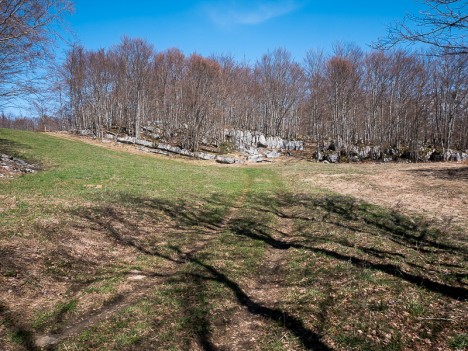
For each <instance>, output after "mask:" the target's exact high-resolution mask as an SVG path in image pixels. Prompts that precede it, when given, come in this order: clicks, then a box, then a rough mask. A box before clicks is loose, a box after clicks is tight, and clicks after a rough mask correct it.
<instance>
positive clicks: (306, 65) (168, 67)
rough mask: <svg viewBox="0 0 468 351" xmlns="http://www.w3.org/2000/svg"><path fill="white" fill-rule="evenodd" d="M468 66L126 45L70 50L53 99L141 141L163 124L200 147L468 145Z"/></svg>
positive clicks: (401, 54)
mask: <svg viewBox="0 0 468 351" xmlns="http://www.w3.org/2000/svg"><path fill="white" fill-rule="evenodd" d="M467 60H468V55H464V54H460V55H454V54H451V55H440V56H426V55H418V54H415V53H408V52H405V51H393V52H380V51H373V52H363V51H362V50H360V49H359V48H357V47H355V46H351V45H337V46H336V47H335V48H334V51H333V53H332V54H331V55H325V54H323V53H322V52H318V51H310V52H309V53H308V54H307V55H306V58H305V60H304V62H303V63H298V62H296V61H295V60H293V59H292V57H291V55H290V54H289V53H288V52H287V51H286V50H284V49H276V50H274V51H272V52H269V53H267V54H265V55H264V56H263V57H262V58H261V59H260V60H258V61H257V62H255V64H253V65H252V64H247V63H243V62H237V61H236V60H234V59H233V58H232V57H229V56H213V57H209V58H207V57H202V56H200V55H197V54H192V55H190V56H188V57H187V56H185V55H184V54H183V53H182V52H181V51H179V50H177V49H170V50H167V51H164V52H156V51H155V50H154V49H153V47H152V45H150V44H148V43H147V42H145V41H144V40H141V39H130V38H124V39H122V41H121V43H120V44H118V45H116V46H115V47H112V48H111V49H109V50H107V51H106V50H98V51H88V50H85V49H84V48H83V47H80V46H75V47H73V48H72V49H71V50H70V51H69V52H68V55H67V58H66V61H65V62H64V64H63V65H62V67H61V70H60V71H59V72H58V73H59V79H58V82H59V84H57V85H56V89H57V90H56V93H57V96H60V114H61V116H63V117H64V119H65V120H66V121H67V123H68V126H69V128H77V129H93V130H94V131H95V132H96V133H97V134H102V133H103V132H104V131H105V130H110V129H112V128H115V127H118V128H124V129H125V130H126V132H127V133H129V134H131V135H134V136H136V137H139V132H140V130H141V128H142V127H143V126H147V125H152V124H158V125H162V127H163V130H164V131H165V132H166V133H167V134H170V135H178V137H179V140H180V144H181V146H183V147H186V148H190V149H192V150H196V149H197V148H198V147H199V144H200V143H201V142H202V141H205V142H210V143H219V142H221V141H223V138H224V130H225V129H226V128H235V129H244V130H256V131H260V132H262V133H265V134H267V135H272V136H282V137H285V138H293V137H300V138H309V139H311V140H314V141H316V142H318V143H321V142H324V141H325V140H333V141H334V142H335V145H337V146H338V147H347V146H351V145H353V144H362V143H364V144H368V145H380V146H389V147H390V146H392V147H397V148H401V147H407V148H410V149H411V150H414V151H416V150H417V149H419V148H420V147H421V145H433V146H434V147H440V148H443V149H448V148H458V149H466V148H468V138H467V135H468V86H467V83H468V65H467Z"/></svg>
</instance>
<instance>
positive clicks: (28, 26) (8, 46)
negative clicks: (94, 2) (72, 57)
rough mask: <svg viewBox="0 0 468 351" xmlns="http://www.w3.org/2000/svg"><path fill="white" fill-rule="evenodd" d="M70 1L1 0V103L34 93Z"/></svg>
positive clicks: (69, 6)
mask: <svg viewBox="0 0 468 351" xmlns="http://www.w3.org/2000/svg"><path fill="white" fill-rule="evenodd" d="M71 10H72V5H71V1H70V0H2V1H0V104H7V103H10V102H11V101H12V100H13V99H15V98H17V97H19V96H25V95H27V94H30V93H32V92H33V91H34V89H33V88H34V87H35V84H33V83H35V82H34V79H35V78H36V76H35V75H34V74H33V73H34V72H35V71H34V70H35V69H36V68H37V67H38V65H39V64H40V63H41V62H44V59H45V58H47V57H49V56H50V50H49V48H50V46H51V44H52V43H53V42H54V40H55V39H56V38H57V31H56V28H57V26H56V25H57V24H58V23H61V22H62V20H63V17H64V16H65V15H66V14H68V13H70V12H71Z"/></svg>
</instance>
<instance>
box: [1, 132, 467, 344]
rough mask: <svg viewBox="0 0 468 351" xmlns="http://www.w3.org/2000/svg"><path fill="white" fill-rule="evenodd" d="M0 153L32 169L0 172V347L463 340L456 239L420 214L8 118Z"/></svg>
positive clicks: (253, 171)
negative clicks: (53, 342) (64, 135)
mask: <svg viewBox="0 0 468 351" xmlns="http://www.w3.org/2000/svg"><path fill="white" fill-rule="evenodd" d="M0 152H6V153H9V154H17V155H18V156H22V157H25V158H27V159H31V160H35V161H38V162H40V163H41V164H42V165H43V167H44V171H41V172H39V173H37V174H33V175H24V176H21V177H19V178H17V179H14V180H11V181H6V182H3V181H2V182H0V207H1V210H0V254H1V255H2V261H1V266H0V270H1V275H0V282H1V284H0V317H1V318H2V320H3V322H2V325H1V327H0V345H1V346H2V347H3V348H1V347H0V349H5V350H22V349H36V348H37V336H43V335H52V336H54V337H57V338H58V339H59V340H58V341H59V342H58V345H57V346H56V347H57V348H58V349H61V350H86V349H93V350H94V349H101V350H108V349H121V350H130V349H161V350H169V349H173V350H180V349H187V350H188V349H202V350H213V349H218V348H220V347H225V348H227V349H259V350H288V349H298V350H301V349H322V350H327V349H337V350H348V349H355V350H371V349H372V350H379V349H380V350H402V349H427V350H429V349H433V348H434V347H439V348H441V349H446V348H456V347H458V348H462V347H463V346H465V347H466V343H467V337H466V334H463V316H464V314H465V313H466V307H465V305H464V304H463V302H460V301H459V299H466V289H465V287H466V280H464V279H466V278H465V277H464V275H465V274H466V263H465V262H466V250H464V249H463V246H462V245H463V243H460V241H456V240H455V239H454V237H455V236H454V237H452V236H451V233H450V232H447V231H446V230H445V231H441V230H439V229H443V228H432V227H428V226H427V225H426V224H425V223H424V219H415V218H410V217H407V216H405V215H403V214H400V213H396V212H394V211H390V210H387V209H384V208H380V207H377V206H371V205H369V204H365V203H361V202H358V201H356V200H355V199H353V198H349V197H344V196H340V195H338V194H332V193H330V192H328V191H324V190H322V189H317V188H314V187H310V188H301V189H300V191H299V190H297V189H296V188H295V187H294V185H295V183H294V181H293V180H292V179H289V178H288V176H291V174H290V173H288V172H285V171H284V170H283V169H280V168H278V167H269V168H267V167H261V168H259V167H256V168H248V167H236V168H231V167H216V166H197V165H193V164H190V163H187V162H180V161H173V160H166V159H159V158H154V157H149V156H137V155H131V154H125V153H120V152H113V151H109V150H105V149H102V148H98V147H94V146H90V145H86V144H82V143H79V142H71V141H66V140H61V139H57V138H53V137H49V136H45V135H41V134H36V133H25V132H16V131H10V130H0ZM305 167H309V166H305ZM316 167H320V166H315V165H313V166H310V169H309V171H310V172H314V170H315V168H316ZM322 171H323V169H322ZM329 171H330V173H331V174H333V172H336V170H334V169H332V168H330V169H329ZM356 171H357V170H356V169H353V173H355V172H356ZM442 234H443V235H442ZM455 234H457V235H458V236H459V233H455ZM104 317H105V318H104ZM83 321H84V322H83ZM68 326H70V327H71V329H72V330H73V332H68V331H67V328H66V327H68Z"/></svg>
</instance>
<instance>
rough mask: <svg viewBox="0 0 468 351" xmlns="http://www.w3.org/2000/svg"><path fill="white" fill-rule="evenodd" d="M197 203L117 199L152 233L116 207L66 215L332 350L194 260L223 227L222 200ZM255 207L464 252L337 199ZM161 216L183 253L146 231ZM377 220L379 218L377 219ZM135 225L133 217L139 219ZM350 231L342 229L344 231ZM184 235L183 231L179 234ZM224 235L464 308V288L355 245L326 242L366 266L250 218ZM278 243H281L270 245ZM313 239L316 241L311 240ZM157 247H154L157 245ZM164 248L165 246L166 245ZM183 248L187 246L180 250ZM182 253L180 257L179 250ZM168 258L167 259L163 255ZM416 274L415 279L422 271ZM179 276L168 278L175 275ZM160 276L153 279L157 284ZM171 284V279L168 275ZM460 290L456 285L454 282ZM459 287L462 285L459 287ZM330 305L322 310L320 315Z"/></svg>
mask: <svg viewBox="0 0 468 351" xmlns="http://www.w3.org/2000/svg"><path fill="white" fill-rule="evenodd" d="M197 200H198V199H191V200H190V202H188V201H187V202H185V201H180V200H177V201H171V200H164V199H156V198H145V197H141V198H139V197H132V196H128V195H126V194H123V195H122V196H121V198H120V199H119V202H120V203H119V205H121V204H123V205H131V206H132V208H133V209H132V211H134V212H135V213H137V214H143V215H145V217H144V218H150V220H151V221H153V222H154V223H149V226H148V227H149V228H150V229H145V228H146V226H147V225H148V223H144V222H143V220H142V219H141V218H140V219H138V220H135V218H136V217H132V218H130V219H129V218H127V216H125V215H124V214H123V213H121V212H119V210H118V209H117V207H113V206H112V205H106V206H103V207H97V208H93V209H89V208H88V209H81V210H78V211H74V212H73V213H72V214H73V215H75V216H78V217H81V218H82V219H84V220H86V221H87V222H89V224H93V225H95V228H97V229H98V230H99V231H103V232H104V233H106V235H107V237H108V238H110V239H111V241H112V242H114V243H117V244H119V245H122V246H126V247H131V248H133V249H135V250H137V251H138V252H139V253H142V254H144V255H149V256H155V257H160V258H162V259H164V260H167V261H169V262H172V263H174V264H176V265H177V266H176V267H177V268H179V267H182V265H183V264H186V263H188V262H189V263H193V264H196V265H197V266H199V267H200V268H201V269H203V270H204V271H205V272H206V273H207V274H206V275H203V274H196V273H190V272H189V273H184V276H185V277H187V279H190V280H191V283H192V285H191V286H192V287H193V290H194V293H197V292H198V293H200V294H203V291H204V289H205V287H204V284H203V282H204V281H206V280H209V281H216V282H219V283H220V284H222V285H223V286H225V287H226V288H228V289H229V290H231V291H232V292H233V293H234V296H235V297H236V300H237V302H238V303H239V304H240V305H242V306H244V307H245V308H246V309H247V311H249V313H251V314H253V315H257V316H261V317H263V318H265V319H267V320H269V321H272V322H275V323H278V324H279V325H281V326H283V327H284V328H285V329H286V330H288V331H289V332H290V333H291V334H293V335H294V336H296V338H297V339H298V340H299V341H300V342H301V343H302V344H303V345H304V347H305V348H307V349H315V350H330V348H329V347H328V346H327V345H326V344H324V343H323V342H322V341H321V340H320V334H318V333H317V332H314V331H312V330H310V329H308V328H307V327H306V326H305V324H304V322H303V320H301V319H300V318H297V317H295V316H293V315H291V314H290V313H288V312H286V311H283V310H282V309H280V308H270V307H267V306H265V305H264V304H262V303H260V302H256V301H253V300H252V298H251V297H250V296H249V295H248V294H247V293H246V292H245V291H244V290H242V288H241V287H240V286H239V284H238V283H237V282H236V281H234V280H232V279H231V278H230V277H229V276H228V275H226V274H225V273H223V272H221V271H219V270H218V269H217V268H216V267H214V266H212V265H210V264H208V263H206V262H205V261H204V260H202V259H201V258H200V257H199V255H197V254H198V253H199V251H200V250H202V249H203V246H200V247H198V246H196V245H194V247H192V248H191V247H188V248H187V246H190V245H191V243H190V240H191V239H193V240H212V239H213V240H214V239H216V238H217V237H219V234H220V229H221V228H222V227H223V225H222V223H223V215H224V214H225V209H226V206H225V203H224V198H223V197H222V196H213V197H212V198H203V199H199V200H200V201H201V202H204V203H205V205H207V206H194V203H195V202H197ZM249 202H250V203H251V204H255V206H254V207H258V210H259V211H263V212H264V211H268V212H271V213H272V214H274V215H275V216H278V217H282V218H290V219H293V220H294V219H298V222H304V223H305V225H306V226H307V225H309V224H310V225H312V224H313V223H315V222H318V221H321V220H323V219H324V218H325V220H326V221H329V222H330V223H340V224H342V227H340V228H343V229H346V228H347V226H349V228H350V230H353V229H354V230H355V231H359V226H358V225H357V224H356V223H357V222H362V223H363V225H364V226H365V227H364V228H363V230H368V231H369V233H371V234H372V235H379V236H382V237H385V238H388V239H389V240H393V241H394V242H396V243H398V244H399V245H402V246H405V247H410V248H414V249H416V248H417V247H419V246H420V245H421V243H422V244H423V245H426V246H428V247H429V248H434V249H436V248H437V249H439V250H443V252H444V253H446V254H448V253H453V254H456V255H461V253H462V252H463V250H462V249H461V248H457V247H455V246H452V245H449V244H443V243H438V242H433V241H432V240H430V239H428V236H429V235H432V234H431V233H429V234H427V233H425V232H424V230H423V229H421V228H420V227H419V226H418V224H417V223H415V222H414V221H413V220H411V219H410V218H407V217H404V216H401V215H399V214H396V213H389V212H382V211H381V209H377V208H374V207H369V206H363V205H362V204H360V203H358V202H356V201H354V200H353V199H350V198H346V197H340V196H322V195H320V196H319V195H318V196H317V197H312V196H305V195H301V196H293V195H292V194H289V193H288V194H276V195H268V196H267V195H264V196H258V195H257V196H256V197H255V196H253V197H252V198H249ZM296 207H298V208H299V209H300V210H301V213H299V214H297V213H294V211H293V210H294V209H295V208H296ZM160 213H163V214H164V216H166V217H167V218H169V219H171V220H172V221H173V222H172V224H171V228H169V230H177V233H178V234H180V235H186V237H187V239H189V240H186V241H185V242H184V245H182V244H178V243H177V241H176V242H175V244H173V245H172V244H171V243H169V244H167V241H168V240H167V238H168V237H169V235H168V233H154V232H152V230H153V229H152V228H153V227H152V224H155V223H158V222H161V221H164V218H161V215H160ZM379 215H380V217H382V216H383V217H384V218H383V219H382V218H379ZM137 217H138V216H137ZM348 222H349V223H351V224H349V225H348V224H347V223H348ZM180 229H182V231H180ZM226 230H229V231H230V232H232V233H234V234H236V235H238V236H239V237H244V238H248V239H250V240H255V241H261V242H263V243H265V244H266V245H268V246H269V247H271V248H273V249H275V250H288V249H290V248H296V249H302V250H306V251H309V252H311V253H320V254H323V255H325V256H328V257H330V258H333V259H336V260H338V261H341V262H350V263H351V264H352V265H354V266H355V267H359V268H366V269H367V268H370V269H375V270H379V271H381V272H385V273H387V274H389V275H392V276H393V277H395V278H397V279H401V280H403V281H406V282H409V283H411V284H414V285H416V286H419V287H423V288H425V289H427V290H429V291H433V292H437V293H440V294H441V295H443V296H446V297H449V298H452V299H458V300H462V301H466V299H467V289H465V288H464V287H462V286H451V285H448V284H443V283H440V282H438V281H434V280H433V279H430V278H427V277H425V276H424V273H425V270H424V268H422V269H418V273H417V274H415V273H410V272H406V271H404V270H403V269H402V268H401V267H399V266H398V265H395V264H391V263H386V262H385V261H384V260H385V259H387V258H389V257H390V258H391V257H397V258H399V259H402V258H403V257H402V256H401V254H399V253H393V252H391V251H388V250H383V249H380V248H371V249H369V248H366V247H361V246H359V245H357V246H352V243H351V242H349V243H348V242H347V241H346V240H342V241H340V240H339V239H337V238H335V237H330V238H329V241H331V242H332V243H336V244H339V245H341V246H349V247H355V248H356V249H358V250H360V251H362V253H363V254H364V255H367V256H371V258H370V259H367V258H362V257H361V256H360V255H359V254H356V255H359V256H354V255H349V254H342V253H340V252H336V251H335V250H330V249H324V248H321V247H316V244H317V243H318V242H319V241H318V240H322V242H323V241H324V240H325V239H323V238H322V237H320V238H318V239H317V238H314V237H313V236H311V235H309V234H307V233H305V232H296V233H289V232H288V233H286V232H282V231H280V230H277V229H275V230H272V228H270V226H269V225H266V224H265V223H263V221H262V219H260V218H255V217H253V216H248V219H246V218H237V219H235V218H233V219H230V221H229V223H228V225H227V227H226ZM151 235H153V236H154V235H156V236H158V238H161V241H166V243H165V247H160V246H158V245H155V244H154V242H151V241H150V240H149V239H147V237H148V236H151ZM273 235H275V236H279V237H280V239H278V238H276V237H274V236H273ZM314 239H315V240H314ZM158 240H159V239H158ZM169 241H170V240H169ZM187 241H189V243H188V244H187V243H186V242H187ZM182 247H183V249H182ZM164 249H168V250H170V253H169V254H167V251H166V250H164ZM421 270H422V272H421V273H419V271H421ZM179 271H180V270H178V271H177V272H175V273H174V274H176V275H179V273H178V272H179ZM163 273H164V272H162V273H158V272H153V273H149V274H148V275H151V274H154V275H155V276H163ZM171 276H172V275H171ZM458 281H459V282H461V278H460V280H458ZM460 285H462V284H461V283H460ZM328 303H330V301H325V302H324V307H325V308H326V305H327V304H328ZM188 305H189V308H188V309H187V311H186V313H187V314H190V313H191V311H192V309H193V308H195V307H190V301H189V302H188ZM321 313H322V314H321V316H319V320H320V323H321V324H324V323H325V321H326V318H327V316H326V313H325V312H321ZM196 323H197V325H198V326H197V328H196V329H194V330H193V332H194V333H195V336H196V338H197V340H198V343H199V344H200V346H201V347H202V348H203V349H204V350H208V351H210V350H216V347H215V345H214V344H213V343H212V341H211V339H212V335H211V332H210V321H209V319H208V317H207V314H202V315H199V316H197V318H196Z"/></svg>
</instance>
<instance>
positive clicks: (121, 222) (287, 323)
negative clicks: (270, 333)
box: [76, 196, 331, 350]
mask: <svg viewBox="0 0 468 351" xmlns="http://www.w3.org/2000/svg"><path fill="white" fill-rule="evenodd" d="M121 200H122V203H132V204H133V205H136V204H139V206H138V207H137V208H138V209H139V210H140V211H143V212H146V211H148V210H150V211H151V212H153V213H155V212H157V213H161V212H163V213H164V214H165V215H167V216H169V217H170V218H171V219H172V220H174V221H175V223H174V229H177V230H180V229H183V230H185V231H184V235H185V236H186V237H185V238H179V239H183V240H182V241H181V242H177V240H174V242H172V243H171V244H170V245H169V248H170V251H171V253H163V252H162V251H164V250H161V248H159V247H158V244H157V243H156V242H153V243H152V244H151V245H147V242H146V244H145V243H142V242H141V241H140V240H141V238H140V239H139V238H138V237H136V236H135V235H133V236H132V234H131V233H135V231H136V230H137V227H138V226H137V225H135V224H132V223H129V221H128V220H127V219H126V218H125V216H123V215H122V214H121V213H119V212H118V211H117V210H115V209H112V208H105V209H102V208H100V209H92V210H89V209H88V210H86V211H84V212H81V213H76V214H77V215H80V216H81V217H82V218H86V219H87V220H88V221H90V222H92V223H93V224H97V225H99V226H100V227H101V230H103V231H105V232H106V233H108V235H109V237H110V238H111V239H112V240H114V242H116V243H118V244H119V245H124V246H130V247H132V248H134V249H136V250H137V251H138V252H140V253H142V254H144V255H150V256H155V257H159V258H162V259H165V260H168V261H170V262H172V263H175V264H176V265H179V267H178V270H176V271H174V274H173V275H172V277H174V275H180V274H181V269H182V266H183V265H185V264H188V263H189V264H193V265H196V266H198V267H199V268H201V269H202V270H201V272H198V273H193V272H183V273H182V274H183V276H182V277H185V280H186V281H187V282H189V290H190V291H189V294H188V296H189V297H187V298H186V300H187V301H186V313H187V316H188V317H190V318H191V319H192V321H193V324H194V328H192V329H193V333H194V334H195V335H196V336H197V338H198V341H199V344H200V346H201V347H202V348H203V349H204V350H216V349H217V348H216V347H215V346H214V344H213V343H212V342H211V340H210V335H211V332H210V329H211V324H210V321H209V320H207V315H206V313H201V314H200V313H198V312H197V311H196V307H195V305H196V302H194V301H193V299H194V296H196V295H200V294H203V290H204V283H203V282H204V281H216V282H218V283H220V284H222V285H223V286H224V287H225V288H227V289H229V290H230V291H231V292H232V293H233V294H234V296H235V297H236V300H237V302H238V303H239V304H240V305H241V306H244V307H245V308H246V309H247V311H248V312H249V313H250V314H252V315H256V316H260V317H263V318H265V319H266V320H269V321H271V322H273V323H276V324H278V325H281V326H282V327H283V328H285V329H286V330H288V331H289V332H290V333H292V334H293V335H295V336H296V337H297V338H298V340H299V341H300V342H301V343H302V345H303V346H304V347H305V348H306V349H308V350H331V349H330V348H329V347H328V346H327V345H326V344H324V343H323V342H321V341H320V336H319V335H317V334H316V333H314V332H313V331H312V330H310V329H308V328H307V327H306V326H305V324H304V323H303V321H302V320H301V319H299V318H297V317H295V316H293V315H291V314H290V313H288V312H286V311H283V310H281V309H279V308H270V307H267V306H265V305H263V304H262V303H259V302H255V301H254V300H253V299H252V298H251V297H250V296H249V295H248V294H247V293H246V292H245V291H244V290H243V289H242V288H241V287H240V285H239V284H238V283H237V282H235V281H234V280H233V279H231V278H229V277H228V276H227V275H226V274H225V273H223V272H221V271H220V270H219V269H217V268H216V267H214V266H212V265H210V264H208V263H206V262H204V261H203V260H202V259H200V258H199V257H198V256H199V253H200V252H201V251H202V250H203V249H204V248H205V247H206V245H208V244H209V242H210V241H213V240H217V239H219V236H220V234H221V231H222V230H226V229H229V230H231V224H230V223H229V224H227V225H226V228H222V226H221V224H222V223H223V217H222V216H219V212H220V211H221V210H220V209H219V208H217V206H218V205H219V204H220V202H219V197H218V196H214V197H213V201H210V200H209V201H208V202H209V206H210V207H211V209H212V213H209V214H208V215H207V211H208V212H209V210H207V209H206V208H203V209H200V208H197V209H196V208H194V207H193V206H192V204H189V203H186V204H182V203H181V202H180V201H177V202H175V203H174V202H171V201H168V200H162V199H149V198H144V199H139V200H138V199H137V198H135V197H132V198H123V199H121ZM221 212H222V211H221ZM224 215H226V213H225V211H224ZM193 226H196V227H197V228H198V231H197V230H193V228H192V227H193ZM214 228H217V229H218V230H213V229H214ZM200 230H201V231H202V233H201V234H200ZM166 234H167V233H166ZM187 236H189V237H192V238H193V239H192V240H191V241H189V243H187V244H186V243H185V242H186V241H187V240H186V239H187ZM161 239H164V240H166V239H167V238H165V237H164V234H162V236H161ZM197 241H198V243H196V244H194V243H195V242H197ZM197 313H198V314H197ZM194 314H195V317H194Z"/></svg>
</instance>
